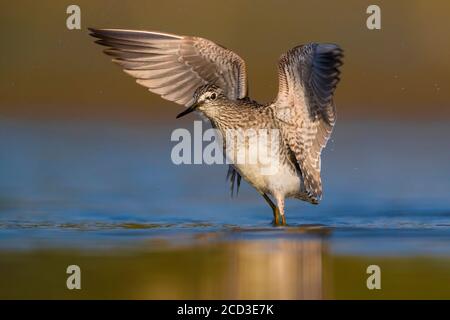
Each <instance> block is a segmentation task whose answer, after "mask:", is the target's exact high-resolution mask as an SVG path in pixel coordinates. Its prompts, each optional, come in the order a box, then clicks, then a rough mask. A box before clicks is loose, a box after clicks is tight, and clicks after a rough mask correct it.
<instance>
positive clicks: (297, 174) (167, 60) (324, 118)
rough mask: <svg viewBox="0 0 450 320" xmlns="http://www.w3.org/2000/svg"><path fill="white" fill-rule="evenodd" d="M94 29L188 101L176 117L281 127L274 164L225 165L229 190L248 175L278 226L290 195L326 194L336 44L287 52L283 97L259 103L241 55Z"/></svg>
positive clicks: (172, 38) (168, 38)
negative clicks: (268, 167)
mask: <svg viewBox="0 0 450 320" xmlns="http://www.w3.org/2000/svg"><path fill="white" fill-rule="evenodd" d="M90 31H91V35H92V36H93V37H95V38H98V40H96V42H97V43H98V44H100V45H103V46H106V47H108V48H107V49H106V50H105V51H104V52H105V53H106V54H108V55H110V56H112V57H113V61H114V62H116V63H118V64H119V65H120V66H122V67H123V69H124V71H125V72H126V73H128V74H129V75H131V76H132V77H134V78H136V79H137V80H136V82H137V83H138V84H140V85H143V86H144V87H147V88H148V90H150V91H151V92H154V93H156V94H159V95H160V96H162V97H163V98H164V99H167V100H170V101H173V102H176V103H178V104H181V105H184V106H186V107H187V109H185V110H184V111H183V112H181V113H180V114H179V115H178V116H177V118H179V117H181V116H184V115H186V114H188V113H190V112H192V111H199V112H200V113H202V114H203V115H204V116H206V118H208V119H209V120H210V122H211V124H212V126H213V127H214V128H217V129H218V130H219V131H220V132H221V133H222V135H224V136H225V132H226V131H227V130H240V129H243V130H246V129H254V130H258V129H267V130H276V131H277V132H279V137H280V138H279V143H278V144H277V146H275V144H274V145H273V146H270V147H269V148H270V149H272V150H276V152H275V153H272V155H271V157H272V160H273V163H276V164H277V167H276V170H275V171H273V172H272V173H270V174H262V172H261V169H262V168H261V166H262V164H261V163H259V162H256V163H246V162H245V161H244V162H243V163H239V162H238V163H233V164H231V165H230V166H229V171H228V177H229V178H230V181H231V189H232V190H233V189H234V186H235V181H236V182H237V183H236V186H237V189H239V184H240V180H241V177H243V178H244V179H245V180H246V181H247V182H248V183H250V185H252V186H253V187H254V188H255V189H256V190H257V191H258V192H259V193H260V194H261V195H262V196H263V197H264V199H265V200H266V201H267V203H268V204H269V205H270V207H271V208H272V210H273V216H274V224H275V225H285V224H286V218H285V214H284V201H285V198H288V197H291V198H297V199H301V200H304V201H307V202H310V203H313V204H317V203H318V201H319V200H320V199H321V197H322V182H321V178H320V167H321V161H320V155H321V151H322V149H323V148H324V147H325V145H326V143H327V141H328V139H329V137H330V135H331V132H332V129H333V126H334V124H335V121H336V114H335V106H334V102H333V94H334V91H335V88H336V85H337V83H338V82H339V74H340V72H339V67H340V66H341V65H342V62H341V59H342V56H343V55H342V50H341V49H340V47H339V46H338V45H335V44H320V43H309V44H306V45H301V46H297V47H295V48H293V49H291V50H289V51H288V52H287V53H285V54H283V55H282V56H281V58H280V60H279V62H278V74H279V92H278V96H277V97H276V99H275V100H274V101H273V102H271V103H269V104H259V103H257V102H255V101H252V100H251V99H250V98H249V97H248V96H247V75H246V68H245V62H244V60H243V59H242V58H240V57H239V56H238V55H237V54H236V53H234V52H232V51H230V50H228V49H226V48H224V47H222V46H220V45H217V44H216V43H214V42H212V41H210V40H207V39H203V38H199V37H191V36H178V35H173V34H167V33H161V32H150V31H135V30H120V29H90ZM226 143H227V141H225V143H224V145H225V144H226ZM250 145H251V143H249V142H248V141H247V140H245V141H244V142H242V143H237V144H236V145H235V148H236V149H237V152H240V151H249V148H250ZM235 151H236V150H235ZM227 156H230V157H232V156H231V155H227ZM271 197H272V198H271ZM272 199H274V200H275V203H274V201H273V200H272Z"/></svg>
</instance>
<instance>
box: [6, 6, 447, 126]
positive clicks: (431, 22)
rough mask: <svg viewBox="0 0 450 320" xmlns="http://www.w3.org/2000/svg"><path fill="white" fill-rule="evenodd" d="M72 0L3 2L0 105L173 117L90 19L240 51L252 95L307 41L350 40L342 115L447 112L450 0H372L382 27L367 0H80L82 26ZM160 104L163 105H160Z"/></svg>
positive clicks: (63, 113) (73, 113)
mask: <svg viewBox="0 0 450 320" xmlns="http://www.w3.org/2000/svg"><path fill="white" fill-rule="evenodd" d="M69 4H71V2H67V1H58V2H57V3H55V2H53V1H46V0H44V1H40V2H39V3H36V2H35V1H26V0H25V1H21V3H20V4H18V3H14V2H10V3H4V4H2V10H1V13H0V15H1V20H0V27H1V28H0V35H1V38H2V44H1V46H2V59H1V61H0V68H1V71H2V72H1V74H0V90H1V91H0V99H1V100H0V112H1V113H0V115H2V116H8V117H27V118H32V119H36V118H41V119H49V118H66V119H76V120H80V119H81V120H91V119H93V118H97V119H101V120H105V119H115V120H119V121H123V120H124V119H130V120H140V121H144V122H146V123H149V124H151V123H153V122H155V121H156V119H155V117H156V118H157V119H158V122H160V121H173V116H174V115H175V114H176V113H177V112H178V111H179V108H178V109H177V107H175V106H174V105H173V104H171V103H169V102H166V101H162V100H161V99H160V98H159V97H158V96H156V95H152V94H149V93H148V92H147V91H146V90H145V89H144V88H142V87H140V86H137V85H136V84H135V83H134V81H133V79H131V77H127V76H126V75H124V74H123V73H122V72H121V71H120V69H119V67H117V66H112V65H111V63H108V58H107V57H105V56H104V55H102V54H101V48H100V47H99V46H97V45H95V44H94V43H93V41H92V39H90V38H89V37H88V36H87V34H88V32H87V27H99V28H102V27H103V28H129V29H143V30H156V31H164V32H169V33H175V34H181V35H195V36H200V37H204V38H208V39H211V40H213V41H216V42H218V43H220V44H222V45H223V46H225V47H228V48H230V49H232V50H234V51H235V52H237V53H238V54H239V55H240V56H241V57H242V58H243V59H245V61H246V63H247V67H248V76H249V84H250V94H251V96H252V97H253V98H254V99H255V100H258V101H261V102H269V101H271V100H272V99H274V97H275V96H276V94H277V90H278V88H277V86H278V79H277V75H276V63H277V61H278V58H279V56H280V55H281V54H282V53H284V52H285V51H287V50H288V49H290V48H292V47H294V46H296V45H298V44H302V43H307V42H311V41H318V42H335V43H338V44H340V45H341V46H342V48H343V49H344V51H345V64H344V68H343V76H342V82H341V83H340V85H339V89H338V90H337V97H336V100H337V104H338V107H339V109H338V110H339V119H340V120H341V119H342V120H345V119H349V118H355V117H358V118H373V117H382V118H387V119H392V117H395V118H398V119H405V118H406V119H415V120H422V119H424V118H426V119H427V120H433V119H442V118H443V117H448V116H449V115H450V111H449V108H448V101H449V98H450V90H449V84H450V79H449V77H448V74H449V73H450V64H449V63H448V57H449V56H450V42H449V41H448V29H449V22H448V12H449V10H450V4H449V3H448V1H444V0H442V1H439V0H438V1H434V2H433V4H432V5H431V4H429V3H427V2H424V1H395V2H393V1H378V2H377V4H379V5H380V6H381V12H382V29H381V30H373V31H372V30H368V29H367V27H366V19H367V17H368V14H366V8H367V7H368V6H369V5H370V4H372V2H371V1H360V0H354V1H352V0H349V1H346V2H345V3H337V2H335V1H324V0H322V1H294V2H292V1H284V0H282V1H275V0H268V1H263V2H259V1H239V0H231V1H199V0H194V1H189V2H186V1H182V0H171V1H133V3H132V4H128V3H124V2H123V1H82V0H80V1H77V3H76V4H77V5H79V6H80V8H81V26H82V30H68V29H67V28H66V27H65V21H66V18H67V15H66V13H65V12H66V8H67V6H68V5H69ZM155 105H157V106H158V107H155Z"/></svg>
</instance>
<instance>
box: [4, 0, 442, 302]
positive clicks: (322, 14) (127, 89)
mask: <svg viewBox="0 0 450 320" xmlns="http://www.w3.org/2000/svg"><path fill="white" fill-rule="evenodd" d="M70 4H77V5H79V6H80V8H81V27H82V29H81V30H68V29H67V28H66V19H67V16H68V15H67V14H66V8H67V7H68V6H69V5H70ZM370 4H378V5H379V6H380V8H381V26H382V28H381V30H368V29H367V27H366V19H367V17H368V14H366V8H367V7H368V6H369V5H370ZM448 12H450V3H449V2H448V1H444V0H442V1H433V3H432V4H431V3H428V2H425V1H395V2H393V1H377V2H376V3H373V2H372V1H361V0H358V1H356V0H355V1H351V0H349V1H345V2H336V1H331V0H327V1H314V2H313V1H284V0H282V1H275V0H273V1H272V0H268V1H256V0H255V1H241V0H240V1H237V0H230V1H214V2H212V1H198V0H194V1H181V0H170V1H133V2H131V3H127V2H123V1H81V0H80V1H77V2H76V3H73V2H67V1H58V2H54V1H48V0H43V1H39V2H36V1H27V0H24V1H21V2H5V3H2V10H0V37H1V39H2V41H1V43H0V46H1V52H2V54H1V58H0V298H6V299H10V298H138V299H161V298H192V299H196V298H247V299H249V298H251V299H264V298H272V299H279V298H283V299H302V298H308V299H322V298H327V299H329V298H353V299H362V298H364V299H365V298H368V299H378V298H422V299H428V298H438V299H439V298H440V299H442V298H447V299H448V298H450V291H449V286H448V285H447V284H448V283H450V246H449V245H448V244H449V243H450V242H449V241H450V197H449V194H450V179H449V175H450V148H449V138H450V108H449V107H450V106H449V104H450V90H449V86H450V77H449V74H450V64H449V62H448V58H449V57H450V41H449V40H448V30H449V29H450V28H449V27H450V25H449V24H450V22H449V19H448ZM87 27H98V28H103V27H104V28H128V29H143V30H154V31H163V32H169V33H175V34H182V35H195V36H201V37H204V38H208V39H210V40H213V41H215V42H217V43H219V44H221V45H223V46H225V47H228V48H230V49H232V50H233V51H235V52H236V53H238V54H239V55H240V56H241V57H242V58H243V59H245V61H246V63H247V69H248V78H249V88H250V96H251V97H252V98H253V99H255V100H258V101H259V102H269V101H271V100H272V99H274V97H275V96H276V94H277V91H278V88H277V86H278V79H277V74H276V65H277V61H278V58H279V56H280V55H281V54H282V53H284V52H286V51H287V50H288V49H290V48H292V47H294V46H296V45H298V44H302V43H307V42H312V41H314V42H334V43H338V44H339V45H340V46H341V47H342V48H343V49H344V51H345V58H344V66H343V67H342V77H341V79H342V80H341V82H340V83H339V86H338V88H337V92H336V98H335V101H336V104H337V110H338V122H337V125H336V128H335V132H334V133H333V136H332V139H331V140H330V142H329V145H328V146H327V148H326V150H325V152H324V153H323V157H322V179H323V182H324V199H323V201H322V203H321V204H320V205H319V206H311V205H309V204H306V203H303V202H300V201H296V200H292V201H288V202H287V221H288V224H289V226H288V227H286V228H273V227H271V225H270V221H271V218H272V216H271V211H270V209H269V208H268V207H267V205H266V204H265V202H264V201H263V200H262V199H261V198H260V196H259V195H258V194H257V193H256V192H255V191H254V190H253V189H252V188H250V187H248V186H247V185H246V184H245V183H244V184H243V186H242V188H241V192H240V194H239V197H237V198H233V199H231V198H230V197H229V185H228V184H227V183H226V182H225V174H226V167H225V166H220V165H215V166H207V165H192V166H186V165H185V166H176V165H174V164H173V163H172V162H171V159H170V152H171V148H172V147H173V145H174V144H175V143H174V142H171V141H170V135H171V133H172V131H173V130H174V129H176V128H179V127H185V128H187V129H189V130H192V128H193V124H192V122H193V120H194V119H196V118H195V117H194V116H189V117H186V118H183V119H180V120H175V116H176V114H178V113H179V112H180V111H181V110H182V107H180V106H177V105H175V104H173V103H171V102H167V101H165V100H163V99H161V98H160V97H158V96H157V95H154V94H151V93H149V92H148V91H146V89H145V88H143V87H141V86H139V85H137V84H136V83H135V82H134V80H133V79H132V78H131V77H129V76H128V75H126V74H125V73H123V72H122V71H121V70H120V68H119V67H118V66H116V65H113V64H112V63H111V62H110V61H109V58H108V57H107V56H105V55H104V54H103V53H102V52H101V50H102V48H101V47H100V46H98V45H96V44H94V43H93V39H92V38H91V37H90V36H89V35H88V31H87ZM69 264H78V265H80V267H81V269H82V274H83V279H84V280H82V281H84V282H82V288H83V289H82V290H81V291H68V290H67V289H66V287H65V279H66V277H67V274H66V273H65V268H66V267H67V265H69ZM370 264H377V265H379V266H380V268H381V270H382V290H375V291H371V290H368V289H367V287H366V282H365V281H366V278H367V276H368V275H367V274H366V268H367V266H368V265H370Z"/></svg>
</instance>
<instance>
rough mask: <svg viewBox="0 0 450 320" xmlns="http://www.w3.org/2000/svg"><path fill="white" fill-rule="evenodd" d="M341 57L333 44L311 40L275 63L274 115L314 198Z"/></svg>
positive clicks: (319, 187)
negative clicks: (275, 95)
mask: <svg viewBox="0 0 450 320" xmlns="http://www.w3.org/2000/svg"><path fill="white" fill-rule="evenodd" d="M342 56H343V54H342V50H341V49H340V48H339V46H337V45H335V44H317V43H311V44H307V45H303V46H298V47H295V48H293V49H291V50H289V51H288V52H287V53H286V54H284V55H283V56H281V58H280V61H279V64H278V73H279V93H278V97H277V100H276V101H275V102H274V109H275V114H276V117H277V119H279V121H280V128H281V134H282V136H283V138H284V139H285V141H286V142H287V143H288V145H289V147H290V149H291V150H292V152H293V153H294V155H295V158H296V160H297V162H298V164H299V167H300V170H301V173H302V178H303V182H304V187H305V191H306V193H307V194H308V196H309V197H310V198H311V199H312V200H314V201H318V200H319V199H320V198H321V196H322V183H321V179H320V154H321V151H322V149H323V148H324V147H325V145H326V143H327V141H328V139H329V137H330V134H331V132H332V130H333V126H334V123H335V121H336V111H335V107H334V103H333V94H334V91H335V88H336V85H337V83H338V82H339V74H340V72H339V67H340V66H341V65H342V62H341V59H342Z"/></svg>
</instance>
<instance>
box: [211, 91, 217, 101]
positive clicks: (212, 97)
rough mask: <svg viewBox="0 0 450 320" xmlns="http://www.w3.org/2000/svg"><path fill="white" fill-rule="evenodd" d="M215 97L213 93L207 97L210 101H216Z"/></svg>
mask: <svg viewBox="0 0 450 320" xmlns="http://www.w3.org/2000/svg"><path fill="white" fill-rule="evenodd" d="M216 97H217V95H216V93H215V92H214V93H211V95H210V96H209V98H210V99H211V100H216Z"/></svg>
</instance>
